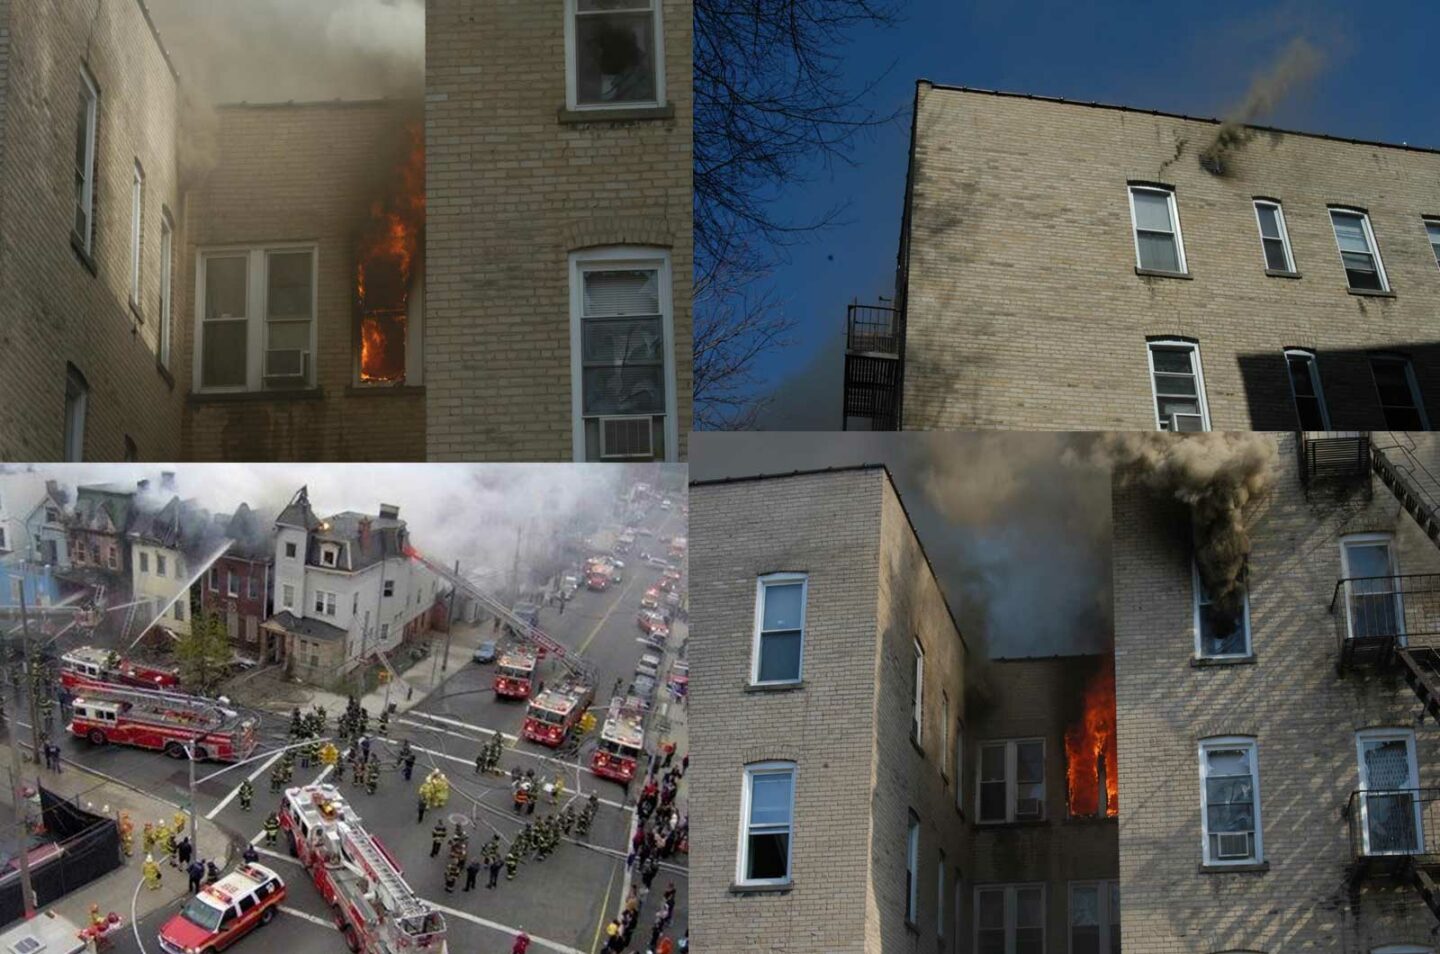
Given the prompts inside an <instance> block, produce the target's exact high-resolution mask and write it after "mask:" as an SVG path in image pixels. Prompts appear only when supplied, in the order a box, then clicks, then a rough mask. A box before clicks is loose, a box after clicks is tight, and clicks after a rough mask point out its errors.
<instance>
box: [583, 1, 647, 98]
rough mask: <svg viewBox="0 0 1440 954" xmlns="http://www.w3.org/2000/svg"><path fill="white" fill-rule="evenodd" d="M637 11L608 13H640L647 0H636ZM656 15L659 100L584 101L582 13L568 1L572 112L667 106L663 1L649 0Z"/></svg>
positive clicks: (608, 11) (610, 11)
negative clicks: (577, 22)
mask: <svg viewBox="0 0 1440 954" xmlns="http://www.w3.org/2000/svg"><path fill="white" fill-rule="evenodd" d="M635 2H636V9H635V10H633V11H632V10H619V11H616V10H607V11H605V12H606V13H630V12H639V5H640V3H642V2H647V0H635ZM648 2H649V3H650V6H651V8H652V9H651V13H652V14H653V16H654V21H653V22H654V24H655V36H654V47H653V49H654V51H655V99H654V100H653V101H650V102H641V101H638V100H636V101H631V102H626V103H581V102H580V98H579V80H580V66H579V59H578V57H577V52H578V48H577V45H576V30H575V18H576V17H577V16H580V15H581V14H580V12H579V5H578V4H577V3H576V2H575V0H565V108H566V109H568V110H570V111H572V112H576V111H582V112H589V111H594V112H598V113H604V112H607V111H613V110H617V109H656V108H659V107H661V106H664V105H665V104H666V102H667V100H666V98H665V23H664V19H663V11H662V10H661V7H663V6H664V3H663V2H662V0H648Z"/></svg>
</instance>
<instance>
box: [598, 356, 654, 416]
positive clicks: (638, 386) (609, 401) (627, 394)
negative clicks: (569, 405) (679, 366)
mask: <svg viewBox="0 0 1440 954" xmlns="http://www.w3.org/2000/svg"><path fill="white" fill-rule="evenodd" d="M664 378H665V370H664V368H659V367H646V366H643V365H630V366H627V367H621V368H586V369H585V370H584V372H583V379H584V408H585V413H586V414H663V413H665V384H664Z"/></svg>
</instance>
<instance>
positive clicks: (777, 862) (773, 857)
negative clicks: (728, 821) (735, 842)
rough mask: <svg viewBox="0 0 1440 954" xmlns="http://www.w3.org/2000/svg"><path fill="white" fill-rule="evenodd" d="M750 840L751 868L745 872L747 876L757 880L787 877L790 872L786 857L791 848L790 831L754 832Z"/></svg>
mask: <svg viewBox="0 0 1440 954" xmlns="http://www.w3.org/2000/svg"><path fill="white" fill-rule="evenodd" d="M749 842H750V844H749V851H748V852H747V861H748V862H749V865H748V868H749V870H748V871H746V872H745V875H746V877H748V878H751V879H757V880H758V879H762V878H784V877H786V875H787V874H788V873H789V872H788V871H787V870H786V859H787V856H788V854H789V850H790V835H789V834H788V833H785V832H776V833H773V834H752V835H750V837H749Z"/></svg>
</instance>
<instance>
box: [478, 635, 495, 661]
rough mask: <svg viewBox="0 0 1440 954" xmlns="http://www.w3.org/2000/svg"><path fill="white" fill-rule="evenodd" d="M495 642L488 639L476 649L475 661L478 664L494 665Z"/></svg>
mask: <svg viewBox="0 0 1440 954" xmlns="http://www.w3.org/2000/svg"><path fill="white" fill-rule="evenodd" d="M495 654H496V649H495V640H493V639H487V640H485V642H483V643H481V644H480V645H479V646H476V647H475V661H476V662H477V663H492V662H494V661H495Z"/></svg>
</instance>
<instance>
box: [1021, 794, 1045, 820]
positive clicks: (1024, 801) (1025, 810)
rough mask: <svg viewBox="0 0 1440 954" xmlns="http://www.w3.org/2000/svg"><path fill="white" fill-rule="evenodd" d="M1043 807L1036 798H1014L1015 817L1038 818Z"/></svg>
mask: <svg viewBox="0 0 1440 954" xmlns="http://www.w3.org/2000/svg"><path fill="white" fill-rule="evenodd" d="M1043 812H1044V809H1043V807H1042V806H1041V804H1040V799H1038V798H1017V799H1015V817H1016V818H1039V817H1041V815H1042V814H1043Z"/></svg>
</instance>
